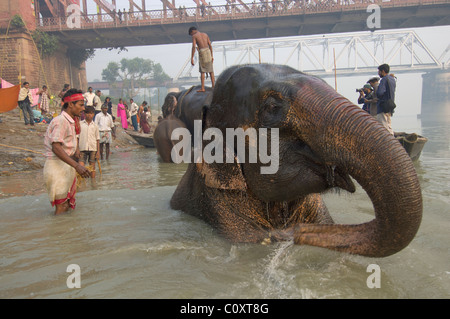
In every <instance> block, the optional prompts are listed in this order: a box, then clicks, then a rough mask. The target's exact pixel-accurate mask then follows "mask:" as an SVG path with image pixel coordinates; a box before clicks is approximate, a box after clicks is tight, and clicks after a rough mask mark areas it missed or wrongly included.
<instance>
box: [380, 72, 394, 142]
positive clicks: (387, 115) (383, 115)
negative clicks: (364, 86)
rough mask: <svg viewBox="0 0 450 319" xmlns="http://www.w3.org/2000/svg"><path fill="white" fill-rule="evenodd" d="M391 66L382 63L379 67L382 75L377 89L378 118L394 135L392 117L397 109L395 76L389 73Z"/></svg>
mask: <svg viewBox="0 0 450 319" xmlns="http://www.w3.org/2000/svg"><path fill="white" fill-rule="evenodd" d="M389 71H390V67H389V65H388V64H382V65H380V66H379V67H378V75H379V76H380V77H381V81H380V84H379V86H378V89H377V98H378V102H377V120H378V122H380V123H381V124H382V125H383V126H384V127H385V128H386V129H387V130H388V131H389V133H391V134H392V135H394V131H393V130H392V126H391V117H392V114H393V113H394V109H395V102H394V101H395V88H396V82H395V78H394V77H393V76H391V75H390V74H389Z"/></svg>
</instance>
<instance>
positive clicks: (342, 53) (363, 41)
mask: <svg viewBox="0 0 450 319" xmlns="http://www.w3.org/2000/svg"><path fill="white" fill-rule="evenodd" d="M447 41H448V40H447ZM213 51H214V58H215V59H214V67H215V69H216V70H220V69H225V68H227V67H229V66H232V65H240V64H248V63H276V64H284V65H289V66H291V67H294V68H295V69H298V70H300V71H303V72H306V73H310V74H314V75H318V76H322V77H327V76H333V75H334V74H335V70H336V73H337V74H339V75H340V76H352V75H361V74H376V72H377V67H378V66H379V65H380V64H383V63H387V64H389V65H390V66H391V69H392V70H393V72H395V73H402V72H426V71H430V70H436V69H444V68H448V67H449V65H450V43H449V45H448V47H447V48H446V50H445V51H444V52H443V53H442V54H441V55H440V56H439V58H438V55H436V54H435V53H433V52H432V51H431V50H430V49H429V48H428V47H427V46H426V44H425V43H424V42H423V41H422V40H421V39H420V38H419V36H418V35H417V34H416V32H415V31H377V32H358V33H353V34H338V35H334V34H330V35H316V36H303V37H289V38H284V39H262V40H251V41H225V42H215V43H213ZM196 59H197V58H196ZM190 61H191V60H190V57H189V58H188V59H187V60H186V61H185V63H184V64H183V65H182V67H181V69H180V71H179V72H178V74H177V75H176V77H175V78H174V83H177V82H178V83H181V82H183V83H189V82H190V81H192V82H193V83H196V82H198V67H196V66H192V65H191V63H190ZM220 64H221V65H220Z"/></svg>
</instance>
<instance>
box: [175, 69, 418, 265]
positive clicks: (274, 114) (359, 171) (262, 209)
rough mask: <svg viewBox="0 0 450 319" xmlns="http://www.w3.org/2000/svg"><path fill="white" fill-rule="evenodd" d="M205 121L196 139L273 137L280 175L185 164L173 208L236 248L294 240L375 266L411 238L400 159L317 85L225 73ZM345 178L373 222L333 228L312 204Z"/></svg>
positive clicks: (237, 166)
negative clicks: (267, 133) (214, 132)
mask: <svg viewBox="0 0 450 319" xmlns="http://www.w3.org/2000/svg"><path fill="white" fill-rule="evenodd" d="M205 112H206V114H204V119H205V123H204V129H207V128H209V127H215V128H219V129H220V130H221V131H223V132H224V134H225V131H226V128H237V127H241V128H256V129H260V128H278V132H279V144H278V150H279V168H278V171H277V172H276V173H274V174H261V167H262V166H265V164H263V163H261V162H260V161H259V160H258V162H256V163H247V162H245V161H244V162H243V163H238V162H237V161H236V162H235V163H232V164H219V163H211V164H207V163H202V164H190V166H189V168H188V171H187V173H186V175H185V176H184V177H183V180H182V181H181V182H180V185H179V186H178V188H177V191H176V192H175V194H174V196H173V198H172V201H171V204H172V207H173V208H176V209H181V210H184V211H186V212H188V213H191V214H194V215H197V216H199V217H201V218H203V219H205V220H207V221H208V222H209V223H211V224H212V225H213V226H215V227H216V228H218V229H220V231H221V232H222V233H223V234H225V235H226V236H227V237H228V238H230V239H232V240H237V241H255V242H256V241H259V240H261V239H264V238H266V237H267V236H269V237H272V238H276V239H283V238H293V239H294V242H295V243H297V244H306V245H312V246H319V247H325V248H329V249H333V250H338V251H343V252H348V253H353V254H360V255H365V256H378V257H382V256H388V255H391V254H394V253H396V252H398V251H400V250H401V249H403V248H404V247H406V246H407V245H408V244H409V243H410V241H411V240H412V239H413V238H414V236H415V234H416V232H417V230H418V228H419V225H420V221H421V216H422V196H421V190H420V185H419V182H418V178H417V175H416V171H415V168H414V166H413V164H412V162H411V160H410V158H409V156H408V154H407V153H406V152H405V150H404V149H403V147H402V146H401V145H400V144H399V143H398V141H397V140H396V139H395V138H394V137H393V136H392V135H390V134H389V133H388V131H387V130H386V129H385V128H383V127H382V126H381V125H380V124H378V122H377V121H376V120H374V119H373V118H372V117H371V116H370V115H369V114H367V113H366V112H364V111H362V110H361V109H360V108H359V107H357V106H355V105H354V104H353V103H351V102H350V101H349V100H347V99H346V98H344V97H343V96H341V95H340V94H338V93H337V92H336V91H335V90H334V89H332V88H331V87H330V86H329V85H328V84H326V83H325V82H324V81H323V80H321V79H319V78H317V77H314V76H310V75H306V74H304V73H301V72H299V71H297V70H294V69H292V68H290V67H287V66H278V65H264V64H262V65H247V66H235V67H231V68H229V69H227V70H226V71H224V72H223V73H222V74H221V76H220V77H219V79H218V80H217V82H216V87H215V89H214V94H213V99H212V102H211V105H210V106H209V107H208V108H207V110H206V111H205ZM247 143H249V142H248V141H247ZM247 146H248V145H247ZM352 178H353V179H354V180H356V181H357V182H358V183H359V184H360V185H361V187H362V188H363V189H364V190H365V192H366V193H367V194H368V196H369V198H370V200H371V201H372V204H373V207H374V211H375V218H374V219H373V220H372V221H370V222H367V223H363V224H357V225H339V224H334V223H333V221H332V219H331V217H330V215H329V214H328V211H327V209H326V207H325V205H324V203H323V202H322V200H321V198H320V195H319V194H320V193H323V192H325V191H327V190H329V189H331V188H341V189H344V190H346V191H348V192H354V191H355V186H354V184H353V181H352ZM188 187H189V188H190V189H189V190H187V188H188ZM188 198H194V199H193V200H192V201H193V202H191V201H189V200H188Z"/></svg>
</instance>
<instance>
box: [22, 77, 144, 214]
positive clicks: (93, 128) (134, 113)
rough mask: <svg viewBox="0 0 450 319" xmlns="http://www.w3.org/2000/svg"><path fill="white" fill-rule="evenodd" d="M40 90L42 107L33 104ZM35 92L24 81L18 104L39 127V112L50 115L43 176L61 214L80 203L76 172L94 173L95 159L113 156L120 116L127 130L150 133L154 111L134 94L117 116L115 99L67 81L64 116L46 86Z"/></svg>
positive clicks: (27, 120)
mask: <svg viewBox="0 0 450 319" xmlns="http://www.w3.org/2000/svg"><path fill="white" fill-rule="evenodd" d="M34 93H36V92H34ZM36 95H37V96H38V97H39V101H38V103H37V109H39V110H40V112H39V111H38V110H34V109H33V107H32V105H34V104H35V103H34V101H33V99H35V98H36ZM36 95H35V96H34V98H33V94H32V92H31V90H30V84H29V83H28V82H24V83H23V85H22V87H21V89H20V92H19V97H18V105H19V108H20V109H21V110H22V114H23V119H24V122H25V126H29V125H31V126H34V125H35V123H36V122H38V120H37V117H38V116H47V123H49V126H48V128H47V131H46V134H45V137H44V146H45V150H46V152H45V155H46V158H47V159H46V162H45V166H44V181H45V184H46V188H47V191H48V194H49V198H50V201H51V203H52V206H54V207H56V208H55V214H56V215H59V214H61V213H63V212H66V211H67V210H68V209H69V208H74V207H75V193H76V179H77V176H76V175H77V174H78V175H79V176H80V177H83V178H86V177H90V178H95V169H96V162H98V163H99V160H103V159H106V160H108V159H109V156H110V153H111V151H110V150H111V144H112V141H113V140H114V139H115V138H116V125H115V121H116V119H117V120H118V122H119V123H120V124H118V125H120V126H121V127H122V129H123V130H128V129H132V130H134V131H136V132H141V133H144V134H149V133H151V126H150V124H151V122H152V115H151V112H149V109H148V107H147V102H146V101H144V102H142V104H141V105H140V106H139V105H138V104H136V103H135V102H134V100H133V99H130V100H129V103H127V101H125V100H124V99H120V100H119V103H118V104H117V114H116V115H117V117H115V116H113V104H112V101H111V98H110V97H106V98H105V100H104V101H103V102H102V98H101V97H102V92H101V91H100V90H96V91H94V90H93V88H92V87H89V88H88V90H87V91H86V92H85V93H83V92H82V91H81V90H78V89H74V88H70V85H69V84H65V85H64V87H63V89H62V90H61V91H60V92H59V94H58V97H59V98H61V104H60V105H58V106H57V107H56V109H55V111H60V114H59V115H56V113H57V112H55V114H54V112H51V111H50V101H51V100H53V97H52V96H50V94H49V92H48V88H47V87H46V86H43V87H42V89H40V90H38V91H37V93H36ZM38 113H40V115H38ZM129 124H130V126H131V128H129Z"/></svg>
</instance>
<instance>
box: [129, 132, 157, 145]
mask: <svg viewBox="0 0 450 319" xmlns="http://www.w3.org/2000/svg"><path fill="white" fill-rule="evenodd" d="M126 132H127V134H128V135H130V136H131V137H132V138H134V140H135V141H136V142H138V144H139V145H142V146H145V147H151V148H154V147H155V143H154V142H153V134H144V133H139V132H135V131H126Z"/></svg>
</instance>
